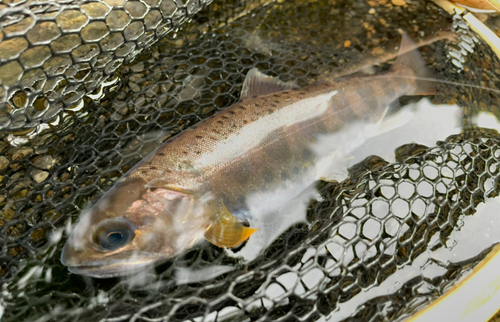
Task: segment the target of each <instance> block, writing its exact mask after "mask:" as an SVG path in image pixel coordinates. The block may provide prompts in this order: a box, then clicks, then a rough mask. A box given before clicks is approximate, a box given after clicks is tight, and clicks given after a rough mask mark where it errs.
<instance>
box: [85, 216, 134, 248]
mask: <svg viewBox="0 0 500 322" xmlns="http://www.w3.org/2000/svg"><path fill="white" fill-rule="evenodd" d="M99 226H100V227H99V228H98V229H97V230H96V232H95V234H94V242H95V243H96V245H97V246H98V247H99V248H100V249H103V250H115V249H118V248H120V247H122V246H125V245H126V244H127V243H128V242H129V241H130V240H132V238H133V237H134V231H133V230H132V228H131V227H130V225H129V224H128V223H127V222H126V221H125V220H116V219H115V220H106V221H104V222H103V223H101V224H100V225H99Z"/></svg>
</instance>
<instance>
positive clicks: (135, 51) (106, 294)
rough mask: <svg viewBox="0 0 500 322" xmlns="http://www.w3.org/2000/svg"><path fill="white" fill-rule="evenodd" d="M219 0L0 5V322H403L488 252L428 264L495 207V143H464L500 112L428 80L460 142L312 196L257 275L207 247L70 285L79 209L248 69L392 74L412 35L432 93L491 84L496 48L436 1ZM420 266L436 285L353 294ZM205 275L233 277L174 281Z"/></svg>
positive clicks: (410, 149) (427, 281) (286, 75)
mask: <svg viewBox="0 0 500 322" xmlns="http://www.w3.org/2000/svg"><path fill="white" fill-rule="evenodd" d="M210 2H211V1H180V0H177V1H173V0H171V1H169V0H160V1H127V0H124V1H115V0H113V1H102V2H91V1H80V2H76V1H46V2H41V1H20V2H15V1H13V2H3V3H1V4H0V31H1V33H0V37H1V38H0V81H1V84H2V87H1V89H0V91H1V92H0V97H1V98H2V101H3V103H2V105H1V110H0V113H1V114H0V123H1V124H0V126H1V127H3V130H2V132H1V133H0V210H1V216H0V229H1V233H0V245H1V253H0V281H1V283H0V284H2V290H1V295H0V305H1V307H2V308H3V320H4V321H202V320H203V318H205V319H204V320H203V321H297V320H307V321H313V320H321V319H325V317H331V318H332V319H333V320H346V321H383V320H400V319H403V318H405V317H408V316H410V315H411V314H412V313H414V312H415V311H416V310H418V309H420V308H422V307H424V306H425V305H427V304H429V303H430V302H431V301H432V300H434V299H436V298H437V297H438V296H439V295H441V294H443V293H444V292H445V291H446V290H447V289H449V287H450V286H452V285H453V284H454V283H455V282H456V281H457V280H458V279H459V278H460V277H461V276H463V274H465V273H467V272H468V271H469V270H470V268H471V267H474V265H475V264H477V263H478V262H479V261H480V260H481V259H482V258H484V256H485V255H486V254H487V252H488V250H489V249H482V250H480V251H478V252H477V254H476V255H474V256H472V257H470V258H468V259H467V260H464V261H461V262H458V263H456V262H453V263H442V262H439V261H438V260H436V259H434V258H428V259H427V261H426V262H424V263H420V262H419V261H420V260H421V259H422V255H425V254H426V253H429V252H432V251H435V250H439V249H442V248H446V247H449V239H450V235H451V234H452V232H454V231H456V230H459V229H460V227H461V225H462V223H463V217H464V216H473V215H474V214H475V213H476V209H477V207H478V206H479V205H481V204H484V203H485V202H487V201H488V200H490V199H493V198H494V197H496V196H497V195H498V193H499V187H498V178H499V174H498V168H499V167H500V165H499V162H500V136H499V135H498V133H497V132H496V131H493V130H486V129H478V128H475V129H470V126H471V125H473V120H474V117H475V116H476V115H478V113H479V112H480V111H487V112H490V113H493V114H494V115H495V116H498V115H500V113H499V109H498V106H499V104H498V103H499V96H498V94H496V93H495V92H493V91H491V90H488V89H478V88H472V87H463V86H458V85H448V84H438V86H437V90H438V91H437V92H438V93H437V95H436V96H434V97H433V98H432V101H433V103H435V104H438V105H439V104H457V105H459V106H460V107H462V108H463V117H462V119H463V123H464V126H466V127H465V129H466V130H465V131H464V133H463V134H460V135H458V134H457V135H455V136H451V137H449V138H448V139H446V137H437V138H435V141H437V143H436V146H435V147H430V148H429V147H426V146H422V145H418V144H410V143H411V142H408V143H409V144H408V145H405V146H402V147H400V148H398V149H397V151H396V162H394V163H388V162H387V161H385V160H383V159H382V158H380V157H376V156H372V157H369V158H367V159H366V160H365V161H364V162H362V163H360V164H358V165H356V166H355V167H353V168H352V169H351V171H350V176H349V178H348V179H347V180H345V181H343V182H341V183H319V186H320V192H321V195H322V196H323V200H322V201H312V202H311V203H310V207H309V209H308V215H307V219H308V222H307V223H303V224H297V225H294V226H292V227H290V228H289V229H288V230H287V231H285V232H284V233H283V234H281V236H280V237H279V238H278V239H277V240H276V241H274V242H273V244H272V245H271V246H269V247H268V248H267V249H265V250H264V251H263V253H262V254H261V255H260V256H259V257H258V258H257V259H255V260H253V261H251V262H250V263H246V262H244V261H240V260H238V259H237V257H236V258H235V257H232V256H228V255H227V253H226V252H225V251H223V250H221V249H219V248H217V247H215V246H211V245H201V246H199V247H195V248H193V249H192V250H189V251H187V252H186V253H185V254H182V256H178V257H176V258H174V259H172V260H170V261H167V262H165V263H161V264H160V265H159V266H158V267H156V268H155V271H154V272H150V273H148V274H146V275H141V276H140V281H137V280H132V281H130V280H119V279H108V280H90V279H86V278H83V277H81V276H78V275H74V274H70V273H69V272H68V271H67V269H66V268H65V267H64V266H62V265H61V263H60V261H59V258H60V253H61V248H62V246H63V244H64V241H65V239H66V237H67V236H66V233H65V229H66V227H67V226H68V225H70V224H71V223H73V222H75V221H76V220H77V218H78V215H79V213H80V211H81V210H82V209H84V208H86V207H88V206H89V205H91V204H93V203H95V202H96V201H97V200H98V199H99V197H100V196H102V194H103V193H104V192H105V191H107V190H108V189H109V188H110V187H111V186H112V185H113V183H114V182H115V181H116V180H117V179H118V178H119V177H120V176H121V175H122V174H124V173H125V172H126V171H127V170H128V169H130V167H131V166H133V165H134V164H136V163H137V162H138V161H140V160H141V159H142V158H143V157H144V156H146V155H147V153H149V152H150V151H151V150H152V149H154V148H155V147H156V146H158V145H159V144H160V143H161V142H164V141H165V140H167V139H168V138H170V137H171V136H173V135H176V134H178V133H179V132H181V131H182V130H184V129H185V128H187V127H189V126H191V125H193V124H195V123H196V122H198V121H200V120H202V119H204V118H207V117H209V116H211V115H213V114H214V113H216V112H217V111H220V110H221V109H223V108H225V107H228V106H230V105H232V104H233V103H235V102H236V101H237V100H238V97H239V93H240V90H241V85H242V82H243V79H244V75H246V73H247V72H248V70H250V69H251V68H253V67H257V68H259V69H260V70H261V71H263V72H264V73H266V74H269V75H273V76H276V75H278V76H279V77H280V79H281V80H283V81H289V80H295V79H296V80H298V83H299V84H300V85H306V84H309V83H312V82H314V81H315V80H318V79H321V78H322V77H336V76H344V75H349V74H352V73H356V72H361V71H365V70H366V66H368V65H371V64H373V62H376V63H377V64H376V65H375V70H376V71H379V70H385V69H387V67H388V66H389V63H388V61H390V60H391V59H393V58H394V57H395V52H396V51H395V48H396V47H397V46H398V45H399V41H400V39H401V36H400V35H401V33H402V31H407V32H408V33H409V34H410V36H411V37H412V38H413V39H415V40H417V41H420V42H422V43H424V44H425V46H424V47H422V48H421V49H420V50H421V52H422V55H423V57H424V59H425V60H426V62H427V63H428V65H429V66H430V67H431V68H432V69H433V71H434V72H435V74H436V76H437V77H438V78H439V79H443V80H448V81H455V82H461V83H467V84H472V85H479V86H484V87H489V88H492V89H498V88H499V86H500V82H499V80H498V76H497V75H498V74H499V72H498V71H499V70H500V62H499V59H498V58H497V57H496V56H495V54H494V53H493V51H491V49H490V48H488V47H487V45H485V44H484V43H483V42H482V41H480V38H479V37H477V36H476V35H474V34H473V33H472V32H471V31H470V30H469V29H468V28H467V25H466V24H465V23H464V22H463V20H462V19H461V17H460V16H454V17H452V16H449V15H448V14H446V13H445V12H444V11H442V10H441V9H439V8H438V7H437V6H436V5H434V4H433V3H428V2H425V1H408V0H406V5H405V6H395V5H393V4H392V2H391V1H383V0H377V1H361V0H360V1H343V0H335V1H334V0H329V1H327V0H317V1H312V0H311V1H302V0H301V1H298V0H297V1H278V2H271V1H265V0H261V1H214V2H213V3H211V4H209V3H210ZM200 10H201V11H200ZM198 11H199V12H198ZM191 17H192V18H193V19H192V21H189V22H186V23H184V24H182V23H183V22H185V21H187V20H188V19H190V18H191ZM159 38H162V39H161V40H159V41H157V40H158V39H159ZM156 41H157V42H156ZM155 42H156V43H155ZM445 139H446V140H445ZM439 140H442V141H439ZM61 236H62V238H61ZM235 252H236V253H237V250H235ZM415 263H419V265H420V264H422V265H424V264H425V265H427V266H429V267H434V266H439V268H440V269H441V270H442V273H441V274H440V275H439V276H436V277H432V278H431V277H428V276H426V275H425V274H417V275H416V276H414V277H412V278H411V279H408V280H405V281H404V282H402V283H400V284H397V287H393V288H391V290H390V291H388V292H386V293H385V294H377V295H376V296H371V297H370V298H366V299H365V297H363V294H364V293H365V292H366V291H368V290H370V289H372V288H374V287H376V286H378V285H383V283H384V282H386V281H390V280H391V278H392V279H394V278H396V279H397V278H398V272H402V271H403V270H404V269H405V268H407V267H411V266H412V265H413V264H415ZM207 267H231V270H229V271H228V272H226V273H223V274H218V275H217V276H215V277H213V278H208V279H205V280H203V281H193V279H188V280H186V281H183V280H182V279H181V280H180V279H179V276H178V272H179V268H182V269H195V268H196V269H201V270H203V269H205V268H207ZM419 267H420V266H419ZM350 303H355V304H350ZM349 305H353V307H352V308H350V309H349V307H350V306H349ZM346 307H347V308H348V309H346ZM349 310H350V311H349ZM339 311H340V312H351V313H349V314H347V315H346V316H337V315H335V314H337V313H338V312H339Z"/></svg>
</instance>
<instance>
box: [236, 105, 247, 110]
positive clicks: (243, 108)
mask: <svg viewBox="0 0 500 322" xmlns="http://www.w3.org/2000/svg"><path fill="white" fill-rule="evenodd" d="M238 108H239V109H241V110H246V109H247V108H246V107H245V106H243V105H240V106H238Z"/></svg>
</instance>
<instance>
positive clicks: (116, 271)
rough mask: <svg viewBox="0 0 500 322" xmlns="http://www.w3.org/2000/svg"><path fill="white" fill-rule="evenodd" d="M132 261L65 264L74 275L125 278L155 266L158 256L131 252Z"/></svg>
mask: <svg viewBox="0 0 500 322" xmlns="http://www.w3.org/2000/svg"><path fill="white" fill-rule="evenodd" d="M130 257H131V258H130V259H119V260H116V259H109V260H101V261H95V262H89V261H87V262H83V263H82V264H78V265H71V264H69V263H65V261H64V260H63V261H62V262H63V264H64V265H65V266H67V267H68V270H69V271H70V272H71V273H73V274H78V275H84V276H90V277H94V278H114V277H123V276H128V275H132V274H135V273H138V272H140V271H143V270H146V269H147V268H150V267H152V266H154V264H155V262H156V261H157V260H158V258H157V257H156V256H152V255H151V254H148V253H144V252H137V251H134V252H130Z"/></svg>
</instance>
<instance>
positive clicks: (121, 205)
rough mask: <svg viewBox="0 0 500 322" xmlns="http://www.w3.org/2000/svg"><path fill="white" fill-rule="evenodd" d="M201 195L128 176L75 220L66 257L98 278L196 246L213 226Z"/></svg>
mask: <svg viewBox="0 0 500 322" xmlns="http://www.w3.org/2000/svg"><path fill="white" fill-rule="evenodd" d="M204 217H205V216H204V205H203V202H201V199H200V198H198V197H196V196H194V195H192V194H190V193H186V192H179V191H175V190H172V189H165V188H152V187H150V186H149V185H148V184H147V182H146V181H145V180H144V179H142V178H124V179H122V180H121V181H120V182H118V183H117V184H116V185H115V186H114V187H113V188H112V189H111V190H110V191H109V192H108V193H106V194H105V195H104V196H103V197H102V198H101V199H100V200H99V201H98V202H97V203H96V204H95V205H94V206H93V207H92V208H90V209H89V210H88V211H87V212H85V213H83V214H82V216H81V218H80V221H79V222H78V223H77V224H76V225H75V226H74V228H73V230H72V232H71V234H70V236H69V238H68V240H67V242H66V244H65V246H64V248H63V251H62V254H61V262H62V263H63V264H64V265H66V266H68V268H69V270H70V271H71V272H73V273H76V274H81V275H88V276H92V277H97V278H108V277H116V276H123V275H130V274H132V273H134V272H137V271H140V270H143V269H144V268H145V267H149V266H151V265H152V264H153V263H155V262H157V261H158V260H161V259H166V258H170V257H172V256H174V255H176V254H178V253H180V252H181V251H183V250H185V249H187V248H189V247H191V246H192V245H193V244H195V243H196V242H197V241H198V240H199V239H200V238H203V233H204V231H205V229H206V227H207V225H208V224H207V223H206V221H205V219H204Z"/></svg>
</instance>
